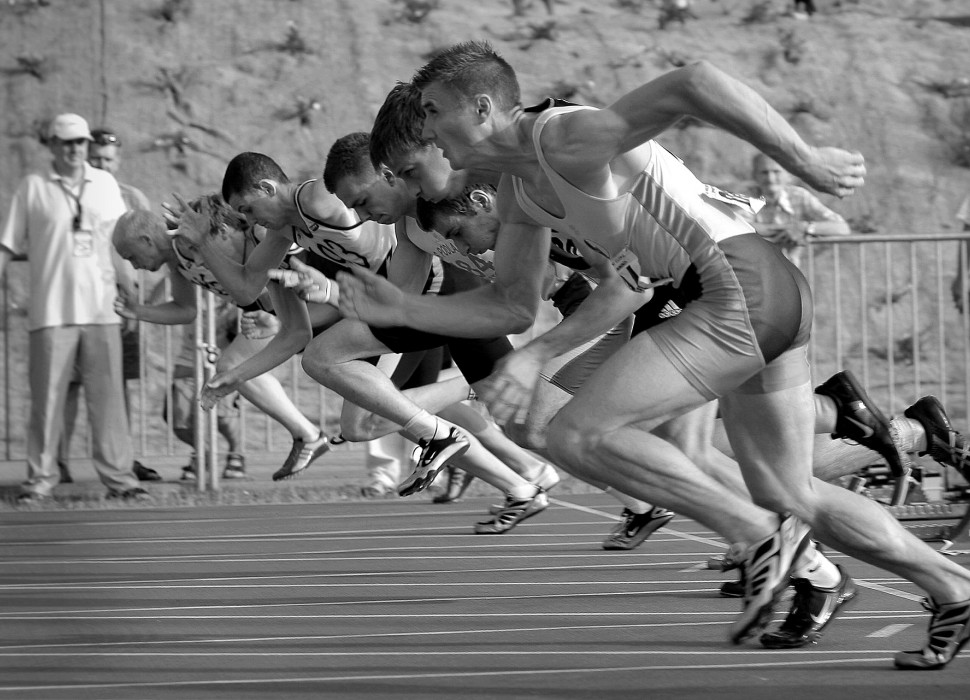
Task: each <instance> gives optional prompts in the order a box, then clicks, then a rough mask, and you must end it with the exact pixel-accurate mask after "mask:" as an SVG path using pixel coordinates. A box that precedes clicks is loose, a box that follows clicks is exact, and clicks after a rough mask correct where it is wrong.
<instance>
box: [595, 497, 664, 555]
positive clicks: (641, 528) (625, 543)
mask: <svg viewBox="0 0 970 700" xmlns="http://www.w3.org/2000/svg"><path fill="white" fill-rule="evenodd" d="M620 517H621V520H620V522H619V523H617V525H616V527H614V528H613V530H612V531H611V532H610V534H609V536H607V538H606V539H605V540H603V549H636V548H637V547H639V546H640V545H641V544H643V542H644V541H645V540H646V539H647V538H648V537H650V535H652V534H653V533H654V532H656V531H657V530H659V529H660V528H662V527H663V526H664V525H666V524H667V523H669V522H670V521H671V520H673V517H674V514H673V513H672V512H671V511H669V510H667V509H666V508H659V507H658V508H651V509H650V510H648V511H647V512H646V513H634V512H633V511H632V510H630V509H629V508H624V509H623V513H622V514H621V516H620Z"/></svg>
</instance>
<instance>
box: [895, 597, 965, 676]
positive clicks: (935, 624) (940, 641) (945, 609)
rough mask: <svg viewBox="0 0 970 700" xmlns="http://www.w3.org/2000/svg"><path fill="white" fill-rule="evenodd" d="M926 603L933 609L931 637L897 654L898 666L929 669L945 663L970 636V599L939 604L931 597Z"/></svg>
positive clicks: (924, 603)
mask: <svg viewBox="0 0 970 700" xmlns="http://www.w3.org/2000/svg"><path fill="white" fill-rule="evenodd" d="M923 607H924V608H926V609H927V610H929V611H930V612H931V613H933V616H932V617H931V618H930V626H929V635H930V638H929V641H928V642H927V643H926V646H925V647H923V648H922V649H917V650H916V651H901V652H899V653H897V654H896V658H895V661H896V668H902V669H907V670H917V671H930V670H933V669H939V668H943V667H944V666H946V665H947V664H948V663H950V661H951V660H952V659H953V657H955V656H956V655H957V654H959V653H960V650H961V649H962V648H963V646H964V645H965V644H966V643H967V641H968V640H970V600H964V601H961V602H959V603H948V604H945V605H938V604H937V603H934V602H933V601H932V600H931V599H926V600H924V601H923Z"/></svg>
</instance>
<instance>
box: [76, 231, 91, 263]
mask: <svg viewBox="0 0 970 700" xmlns="http://www.w3.org/2000/svg"><path fill="white" fill-rule="evenodd" d="M92 255H94V234H93V233H92V232H91V231H87V230H85V229H79V230H77V231H74V257H75V258H90V257H91V256H92Z"/></svg>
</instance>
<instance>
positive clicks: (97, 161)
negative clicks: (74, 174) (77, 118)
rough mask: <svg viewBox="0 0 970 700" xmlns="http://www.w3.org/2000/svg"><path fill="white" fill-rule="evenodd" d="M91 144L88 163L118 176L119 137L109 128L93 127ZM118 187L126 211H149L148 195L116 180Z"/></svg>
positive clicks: (119, 158)
mask: <svg viewBox="0 0 970 700" xmlns="http://www.w3.org/2000/svg"><path fill="white" fill-rule="evenodd" d="M91 139H92V141H91V144H90V145H89V146H88V163H90V164H91V165H93V166H94V167H95V168H101V169H102V170H107V171H108V172H109V173H111V174H112V175H114V176H115V179H117V178H118V170H119V169H120V168H121V139H120V138H118V135H117V134H116V133H114V132H113V131H112V130H111V129H106V128H104V127H102V128H100V129H94V130H93V131H92V132H91ZM118 187H120V188H121V198H122V199H124V200H125V206H126V207H127V208H128V211H134V210H136V209H144V210H146V211H150V210H151V208H152V205H151V203H149V201H148V197H146V196H145V193H144V192H142V191H141V190H140V189H138V188H137V187H133V186H132V185H129V184H127V183H124V182H121V180H118Z"/></svg>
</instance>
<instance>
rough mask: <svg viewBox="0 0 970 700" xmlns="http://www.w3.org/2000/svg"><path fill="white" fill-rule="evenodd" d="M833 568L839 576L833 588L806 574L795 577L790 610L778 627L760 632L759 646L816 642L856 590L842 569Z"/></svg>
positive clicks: (781, 646)
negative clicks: (810, 578)
mask: <svg viewBox="0 0 970 700" xmlns="http://www.w3.org/2000/svg"><path fill="white" fill-rule="evenodd" d="M836 568H838V570H839V575H840V576H841V578H840V579H839V582H838V584H837V585H836V586H835V587H833V588H822V587H820V586H814V585H812V582H811V581H809V580H808V579H805V578H796V579H794V581H793V585H794V588H795V595H794V597H793V598H792V606H791V610H789V611H788V616H787V617H786V618H785V621H784V622H783V623H781V627H779V628H778V629H777V630H775V631H774V632H766V633H765V634H763V635H761V646H763V647H765V648H766V649H797V648H799V647H803V646H805V645H806V644H815V643H816V642H818V640H819V638H820V637H821V636H822V630H824V629H825V628H826V627H828V625H829V623H830V622H832V620H834V619H835V616H836V615H837V614H838V612H839V610H841V609H842V608H843V607H844V606H845V605H846V604H848V603H849V602H850V601H852V600H853V599H854V598H855V597H856V595H858V593H859V589H858V587H856V585H855V582H854V581H853V580H852V577H851V576H849V575H848V574H847V573H846V572H845V569H843V568H842V567H841V566H838V565H836Z"/></svg>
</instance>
